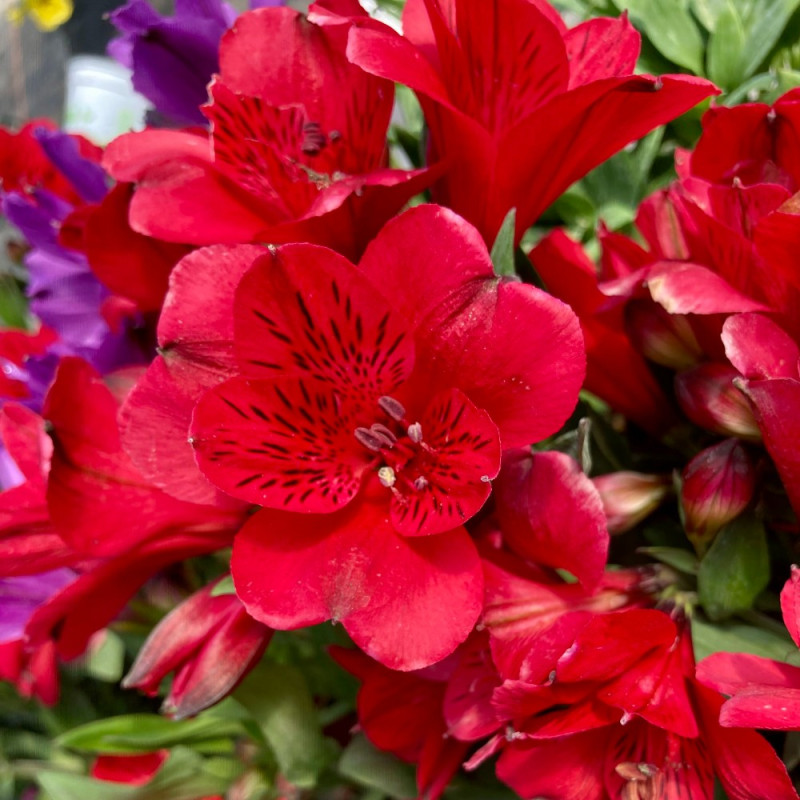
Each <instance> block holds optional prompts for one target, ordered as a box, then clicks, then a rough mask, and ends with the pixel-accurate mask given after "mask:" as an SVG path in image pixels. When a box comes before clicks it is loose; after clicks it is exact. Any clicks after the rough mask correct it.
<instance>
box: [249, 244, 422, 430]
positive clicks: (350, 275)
mask: <svg viewBox="0 0 800 800" xmlns="http://www.w3.org/2000/svg"><path fill="white" fill-rule="evenodd" d="M234 324H235V331H236V355H237V359H238V361H239V364H240V368H241V370H242V371H243V373H244V374H246V375H249V376H253V377H256V378H274V377H276V376H284V375H296V376H298V377H302V378H306V379H308V378H312V379H317V380H320V381H323V382H325V383H326V384H328V385H329V386H330V387H332V388H333V389H335V390H336V391H337V392H338V393H339V394H340V395H342V397H343V398H347V400H346V402H350V401H351V400H352V399H355V400H357V402H358V405H359V406H361V407H367V408H368V407H369V406H370V404H372V403H377V400H378V398H379V397H381V396H382V395H391V394H394V392H395V391H396V389H397V388H398V387H399V386H400V385H401V383H402V382H403V381H404V380H405V378H406V377H407V376H408V374H409V373H410V371H411V367H412V366H413V359H414V345H413V339H412V334H413V328H411V329H410V328H409V324H408V322H407V321H406V320H405V319H404V318H403V317H402V315H400V314H397V313H396V312H395V311H394V309H393V305H390V304H389V302H388V301H387V299H386V298H385V297H384V296H382V295H381V293H380V292H379V291H377V290H376V289H375V288H373V286H372V285H371V283H370V281H369V279H367V278H365V277H364V275H363V274H362V273H360V272H359V270H358V269H357V268H356V267H354V266H353V265H352V264H351V263H350V262H349V261H347V260H346V259H344V258H342V257H341V256H339V255H337V254H336V253H334V252H333V251H331V250H327V249H325V248H321V247H315V246H313V245H305V244H298V245H286V246H284V247H281V248H280V249H279V250H278V251H277V255H276V257H275V259H274V260H273V261H271V262H266V261H264V262H260V263H258V264H256V265H254V267H253V269H252V270H250V271H249V272H248V273H247V274H246V275H245V276H244V278H243V279H242V282H241V284H240V285H239V288H238V289H237V292H236V303H235V320H234ZM375 411H376V412H377V408H376V409H375ZM345 412H347V409H345ZM294 413H295V414H296V413H297V412H296V411H295V412H294ZM362 424H364V423H363V422H362Z"/></svg>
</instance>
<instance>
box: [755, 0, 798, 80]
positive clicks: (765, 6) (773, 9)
mask: <svg viewBox="0 0 800 800" xmlns="http://www.w3.org/2000/svg"><path fill="white" fill-rule="evenodd" d="M799 6H800V0H759V2H757V3H753V4H752V5H751V6H750V8H749V9H748V11H749V13H747V14H746V16H745V18H744V30H745V46H744V50H743V53H742V77H743V78H749V77H750V76H751V75H752V74H753V73H754V72H755V71H756V70H757V69H758V68H759V66H760V65H761V64H762V62H763V61H764V59H765V58H766V57H767V56H768V55H769V54H770V51H771V50H772V48H773V47H775V45H776V44H777V42H778V39H780V36H781V34H782V33H783V30H784V28H785V27H786V25H787V23H788V22H789V18H790V17H791V16H792V14H793V13H794V12H795V11H796V10H797V8H798V7H799Z"/></svg>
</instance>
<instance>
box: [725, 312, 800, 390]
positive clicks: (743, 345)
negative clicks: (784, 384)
mask: <svg viewBox="0 0 800 800" xmlns="http://www.w3.org/2000/svg"><path fill="white" fill-rule="evenodd" d="M722 341H723V344H724V345H725V355H726V356H728V359H729V360H730V362H731V364H733V366H734V367H736V369H737V370H738V371H739V372H741V373H742V375H744V376H745V377H746V378H756V379H758V378H798V377H800V372H799V371H798V361H799V360H800V348H798V346H797V343H796V342H795V341H794V339H792V338H791V337H790V336H789V335H788V334H787V333H786V332H785V331H784V330H783V329H782V328H780V327H779V326H778V325H776V324H775V323H774V322H773V321H772V320H771V319H769V318H768V317H764V316H762V315H761V314H737V315H736V316H733V317H729V318H728V319H727V320H725V324H724V326H723V328H722Z"/></svg>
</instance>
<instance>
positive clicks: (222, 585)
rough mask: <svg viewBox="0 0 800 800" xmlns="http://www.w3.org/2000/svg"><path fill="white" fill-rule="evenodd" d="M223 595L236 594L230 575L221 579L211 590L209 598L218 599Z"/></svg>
mask: <svg viewBox="0 0 800 800" xmlns="http://www.w3.org/2000/svg"><path fill="white" fill-rule="evenodd" d="M223 594H236V589H235V588H234V586H233V578H232V577H231V576H230V575H226V576H225V577H224V578H221V579H220V581H219V583H218V584H217V585H216V586H215V587H214V588H213V589H212V590H211V597H219V596H220V595H223Z"/></svg>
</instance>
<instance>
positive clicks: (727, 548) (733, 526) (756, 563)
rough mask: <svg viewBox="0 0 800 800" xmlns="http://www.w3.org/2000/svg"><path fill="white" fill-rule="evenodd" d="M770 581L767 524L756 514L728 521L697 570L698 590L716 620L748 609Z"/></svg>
mask: <svg viewBox="0 0 800 800" xmlns="http://www.w3.org/2000/svg"><path fill="white" fill-rule="evenodd" d="M768 582H769V553H768V551H767V536H766V531H765V530H764V526H763V524H762V523H761V522H760V521H759V520H757V519H756V518H755V517H754V516H752V515H748V514H745V515H742V516H740V517H737V518H736V519H735V520H733V522H730V523H728V525H726V526H725V527H724V528H723V529H722V530H721V531H720V532H719V533H718V534H717V537H716V539H714V542H713V544H712V545H711V547H710V548H709V551H708V553H706V555H705V557H704V558H703V560H702V561H701V562H700V569H699V570H698V573H697V590H698V594H699V598H700V602H701V603H702V604H703V608H704V609H705V611H706V613H707V614H708V616H709V617H710V618H711V619H712V620H720V619H725V618H726V617H729V616H731V615H732V614H736V613H737V612H741V611H746V610H747V609H749V608H750V607H751V606H752V605H753V601H754V600H755V599H756V597H757V595H758V594H759V593H760V592H762V591H763V590H764V589H765V588H766V586H767V583H768Z"/></svg>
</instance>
